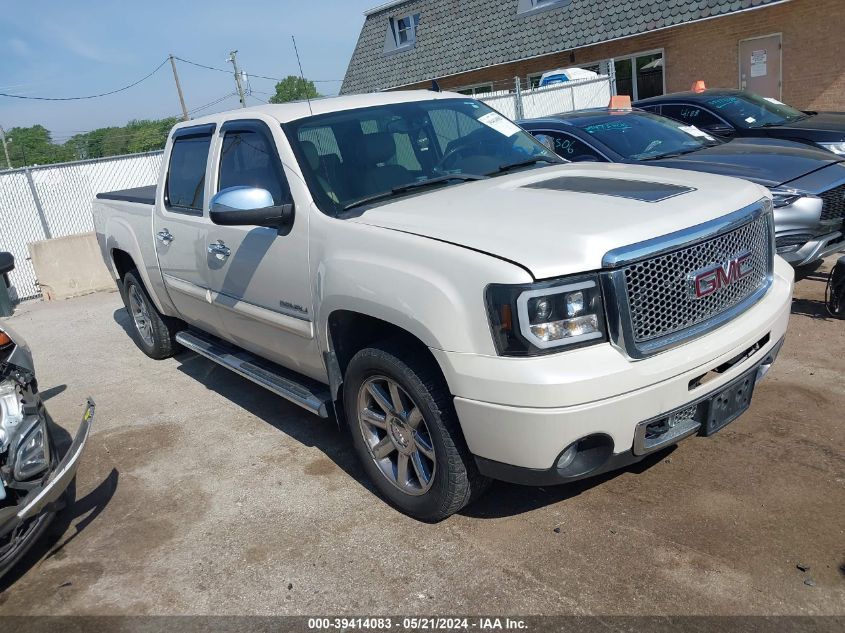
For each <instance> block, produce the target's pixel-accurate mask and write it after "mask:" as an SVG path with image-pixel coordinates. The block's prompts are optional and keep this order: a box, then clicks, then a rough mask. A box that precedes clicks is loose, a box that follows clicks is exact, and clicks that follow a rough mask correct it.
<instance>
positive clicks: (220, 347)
mask: <svg viewBox="0 0 845 633" xmlns="http://www.w3.org/2000/svg"><path fill="white" fill-rule="evenodd" d="M176 341H177V342H178V343H179V344H180V345H182V346H184V347H186V348H187V349H189V350H191V351H192V352H196V353H197V354H199V355H200V356H205V357H206V358H207V359H209V360H212V361H214V362H215V363H217V364H218V365H222V366H223V367H225V368H226V369H230V370H231V371H233V372H235V373H236V374H238V375H240V376H243V377H244V378H246V379H247V380H251V381H252V382H254V383H255V384H257V385H260V386H261V387H264V388H265V389H267V390H268V391H272V392H273V393H275V394H276V395H277V396H281V397H282V398H284V399H285V400H288V401H289V402H292V403H294V404H296V405H299V406H300V407H302V408H303V409H305V410H307V411H310V412H311V413H313V414H315V415H318V416H320V417H321V418H327V417H329V406H328V405H329V404H330V403H331V397H330V394H329V388H328V386H326V385H323V384H321V383H319V382H317V381H316V380H312V379H310V378H307V377H305V376H301V375H299V374H297V373H296V372H293V371H290V370H289V369H285V368H283V367H280V366H279V365H276V364H275V363H270V362H268V361H265V360H263V359H260V358H259V357H257V356H255V355H253V354H250V353H249V352H247V351H246V350H243V349H241V348H239V347H236V346H234V345H231V344H229V343H227V342H225V341H222V340H220V339H218V338H215V337H212V336H210V335H208V334H205V333H202V332H197V331H190V330H185V331H183V332H179V333H178V334H177V335H176Z"/></svg>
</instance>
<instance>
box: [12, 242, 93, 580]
mask: <svg viewBox="0 0 845 633" xmlns="http://www.w3.org/2000/svg"><path fill="white" fill-rule="evenodd" d="M13 266H14V263H13V260H12V258H11V256H9V255H8V254H7V253H0V268H2V270H0V274H5V273H8V272H9V271H10V270H11V268H12V267H13ZM93 416H94V403H93V401H92V400H91V399H89V400H88V403H87V405H86V407H85V413H84V415H83V417H82V424H81V425H80V427H79V431H78V432H77V434H76V437H75V438H74V440H73V441H72V442H70V446H67V444H68V442H67V441H63V436H66V434H65V433H64V432H63V431H62V430H61V429H60V428H59V427H58V426H57V425H56V424H55V422H53V420H52V419H51V418H50V416H49V415H48V414H47V411H46V409H45V408H44V404H43V402H42V401H41V396H40V395H39V393H38V384H37V382H36V379H35V370H34V367H33V362H32V353H31V352H30V350H29V347H27V345H26V342H25V341H24V340H23V338H21V336H20V335H18V334H17V333H15V332H14V331H13V330H12V329H11V328H10V327H9V326H8V324H7V323H5V322H0V577H2V576H3V575H5V574H6V573H7V572H8V571H9V570H10V569H11V568H12V567H13V566H14V565H15V564H17V563H18V562H19V561H20V560H21V558H23V556H24V555H25V554H26V553H27V552H28V551H29V549H30V548H31V547H32V546H33V545H34V544H35V543H36V542H37V541H38V539H39V538H41V537H42V535H43V534H44V533H45V531H46V530H47V527H48V526H49V525H50V523H51V522H52V520H53V519H54V517H55V515H56V513H57V512H59V511H60V510H61V509H62V508H64V507H65V505H66V504H67V502H68V501H69V499H68V497H69V496H71V495H70V492H69V491H70V490H73V486H72V482H73V481H74V478H75V477H76V470H77V468H78V466H79V459H80V457H81V455H82V451H83V449H84V448H85V442H86V440H87V439H88V433H89V432H90V430H91V423H92V420H93Z"/></svg>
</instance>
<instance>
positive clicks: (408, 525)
mask: <svg viewBox="0 0 845 633" xmlns="http://www.w3.org/2000/svg"><path fill="white" fill-rule="evenodd" d="M822 279H823V275H822V273H821V271H818V272H813V273H809V276H807V277H806V278H804V279H803V280H801V281H800V282H799V284H798V287H797V291H796V301H795V304H794V315H793V319H792V323H791V327H790V331H789V335H788V337H787V341H786V345H785V347H784V350H783V352H782V354H781V356H780V359H779V361H778V363H777V364H776V366H775V368H774V369H773V370H772V372H771V373H770V374H769V377H768V378H767V379H766V380H765V381H764V382H762V383H761V384H760V385H759V387H758V390H757V393H756V395H755V398H754V404H753V406H752V408H751V410H750V412H749V413H747V414H746V415H745V416H744V417H742V418H741V419H740V420H738V421H737V422H735V423H734V424H732V425H731V426H730V427H728V428H726V429H725V430H724V431H722V432H720V433H719V434H718V435H716V436H714V437H713V438H711V439H703V438H693V439H690V440H687V441H686V442H684V443H682V444H681V445H680V446H679V447H678V448H677V449H675V450H673V451H669V452H664V453H661V454H658V455H656V456H653V458H652V459H650V460H649V461H647V462H646V463H644V464H641V465H638V466H636V467H634V468H631V469H629V470H626V471H623V472H620V473H616V474H614V475H609V476H606V477H603V478H600V479H598V480H594V481H588V482H584V483H581V484H579V485H571V486H568V487H558V488H548V489H532V488H522V487H519V486H513V485H506V484H495V485H494V487H493V489H492V490H491V493H490V494H489V495H487V497H486V498H485V499H484V500H482V501H481V502H480V503H478V504H476V505H474V506H471V507H469V508H467V509H466V510H465V511H463V512H462V513H461V514H459V515H456V516H454V517H452V518H450V519H448V520H446V521H444V522H442V523H440V524H438V525H424V524H420V523H417V522H415V521H413V520H411V519H408V518H406V517H404V516H403V515H401V514H399V513H397V512H396V511H394V510H393V509H392V508H390V507H389V506H387V505H386V504H385V503H383V502H382V501H381V500H380V499H379V498H378V497H376V496H375V495H374V494H373V491H372V490H371V489H370V486H369V484H368V483H367V482H366V481H365V480H364V478H363V473H362V471H361V470H360V469H359V468H358V466H357V464H356V462H355V460H354V456H353V455H352V452H351V449H350V447H349V446H348V444H347V437H346V436H345V435H344V434H343V433H341V432H339V431H338V429H337V428H336V426H335V424H334V422H331V421H321V420H319V419H317V418H315V417H313V416H311V415H308V414H306V413H304V412H302V411H301V410H299V409H297V408H296V407H294V406H292V405H289V404H287V403H286V402H284V401H282V400H281V399H279V398H276V397H274V396H272V395H271V394H269V393H268V392H265V391H263V390H262V389H260V388H259V387H257V386H254V385H253V384H251V383H249V382H247V381H246V380H243V379H241V378H239V377H238V376H235V375H233V374H231V373H229V372H227V371H226V370H224V369H220V368H218V367H217V366H215V365H214V364H212V363H211V362H208V361H206V360H204V359H201V358H198V357H196V356H194V355H193V354H190V353H184V352H183V353H181V354H180V355H179V356H178V357H177V358H175V359H171V360H168V361H163V362H156V361H152V360H149V359H148V358H147V357H145V356H144V355H143V354H142V353H141V352H140V351H138V350H137V349H136V348H135V346H134V345H133V343H132V342H131V341H130V339H129V337H128V336H127V334H126V332H125V328H126V327H128V325H129V320H128V316H127V314H126V312H125V311H124V310H123V308H122V305H121V303H120V300H119V297H118V295H117V294H115V293H107V294H97V295H92V296H88V297H84V298H81V299H75V300H71V301H66V302H59V303H52V304H42V303H32V304H27V305H25V306H22V307H21V308H20V309H19V310H18V314H17V315H16V316H15V317H14V318H13V320H12V323H13V325H14V326H15V327H16V328H17V329H18V330H19V331H20V332H21V333H22V334H24V335H25V336H26V337H27V338H28V340H29V342H30V344H31V346H32V348H33V349H34V352H35V356H36V361H37V364H38V376H39V382H40V385H41V388H42V390H43V391H44V392H45V395H46V396H47V397H49V400H48V403H47V404H48V408H49V409H50V411H51V413H52V415H53V417H54V418H56V419H57V420H58V421H60V422H61V423H62V424H63V425H65V426H67V427H68V428H69V429H71V430H73V431H75V429H76V424H77V419H78V417H79V416H80V414H81V413H82V408H81V407H82V403H83V402H84V398H85V396H86V395H88V394H91V395H93V396H94V397H95V398H96V400H97V403H98V409H97V418H96V422H95V431H94V433H93V435H92V437H91V439H90V442H89V446H88V451H87V454H86V455H85V457H84V460H83V462H82V465H81V468H80V472H79V477H78V486H77V498H78V502H77V504H76V505H75V506H74V507H73V508H71V509H70V511H68V512H67V513H66V518H67V519H69V524H68V521H66V522H65V523H64V525H59V526H58V527H57V529H56V530H54V531H55V532H56V533H55V534H53V535H52V538H51V540H50V542H49V543H47V544H46V545H45V546H44V547H42V548H41V549H39V551H37V552H36V553H35V554H34V555H33V556H32V557H30V559H29V560H28V561H26V568H25V569H24V570H23V571H22V573H21V574H19V577H17V578H14V579H12V580H13V582H12V584H11V587H9V588H7V589H6V591H5V592H3V593H2V594H0V613H4V614H35V613H40V614H112V615H114V614H325V613H331V614H340V613H345V614H360V615H367V614H373V613H382V614H396V613H417V614H420V613H422V614H432V613H435V614H436V613H440V614H455V613H461V614H467V615H470V614H478V613H488V614H489V613H490V612H495V613H502V614H505V613H510V614H557V613H560V614H649V613H659V614H681V613H688V614H840V615H841V614H845V433H843V425H845V419H843V418H845V415H843V412H845V379H843V376H845V322H841V321H834V320H830V319H828V318H826V317H825V315H824V308H823V306H822V304H821V302H820V299H821V297H822V295H823V288H824V283H823V281H822ZM555 528H559V531H555ZM798 563H801V564H803V565H808V566H809V570H807V571H806V572H802V571H800V570H799V569H797V568H796V564H798Z"/></svg>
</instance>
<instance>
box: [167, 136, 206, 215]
mask: <svg viewBox="0 0 845 633" xmlns="http://www.w3.org/2000/svg"><path fill="white" fill-rule="evenodd" d="M210 145H211V137H210V136H194V137H188V138H180V139H176V140H175V141H174V142H173V150H172V151H171V153H170V167H169V169H168V172H167V185H166V188H165V197H166V200H167V204H168V206H170V207H176V208H177V209H176V210H179V209H186V210H190V211H196V212H200V213H201V212H202V204H203V197H204V189H205V167H206V162H207V160H208V148H209V147H210Z"/></svg>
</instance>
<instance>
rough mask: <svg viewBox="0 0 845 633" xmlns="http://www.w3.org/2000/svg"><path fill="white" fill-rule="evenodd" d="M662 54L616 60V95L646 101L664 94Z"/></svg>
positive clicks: (644, 54) (645, 54) (660, 52)
mask: <svg viewBox="0 0 845 633" xmlns="http://www.w3.org/2000/svg"><path fill="white" fill-rule="evenodd" d="M664 62H665V59H664V57H663V52H662V51H658V52H654V53H643V54H640V55H632V56H630V57H624V58H618V57H617V58H616V59H615V60H614V69H615V71H616V94H618V95H630V97H631V99H632V100H634V101H636V100H638V99H647V98H649V97H656V96H658V95H662V94H663V93H664V89H663V84H664Z"/></svg>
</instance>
